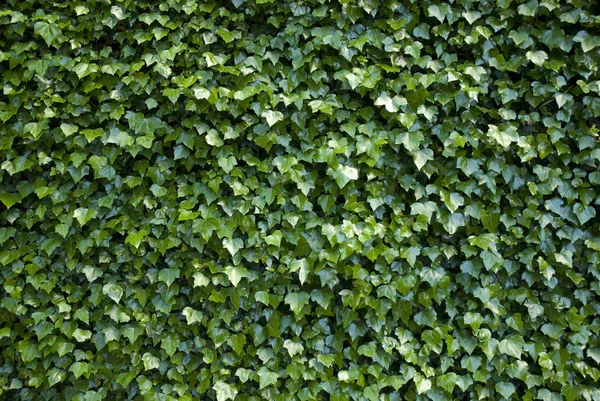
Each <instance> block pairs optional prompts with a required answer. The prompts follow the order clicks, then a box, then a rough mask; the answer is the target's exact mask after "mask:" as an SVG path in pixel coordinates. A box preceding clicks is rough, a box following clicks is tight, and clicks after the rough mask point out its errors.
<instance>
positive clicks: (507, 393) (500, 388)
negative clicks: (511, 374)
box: [496, 382, 517, 400]
mask: <svg viewBox="0 0 600 401" xmlns="http://www.w3.org/2000/svg"><path fill="white" fill-rule="evenodd" d="M496 391H497V392H499V393H500V394H502V397H504V398H506V399H507V400H508V399H509V398H510V397H511V396H512V395H513V394H514V393H516V391H517V389H516V387H515V386H514V384H512V383H507V382H498V383H496Z"/></svg>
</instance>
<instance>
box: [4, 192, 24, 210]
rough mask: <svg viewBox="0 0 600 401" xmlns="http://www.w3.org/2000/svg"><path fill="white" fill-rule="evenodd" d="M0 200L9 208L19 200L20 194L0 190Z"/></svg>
mask: <svg viewBox="0 0 600 401" xmlns="http://www.w3.org/2000/svg"><path fill="white" fill-rule="evenodd" d="M0 202H2V203H3V204H4V206H6V208H7V209H10V208H11V207H12V206H14V205H15V204H17V203H19V202H21V196H20V195H19V194H12V193H6V192H0Z"/></svg>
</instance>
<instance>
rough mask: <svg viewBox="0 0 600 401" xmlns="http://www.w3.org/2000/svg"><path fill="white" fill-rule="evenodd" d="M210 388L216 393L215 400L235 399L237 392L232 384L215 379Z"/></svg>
mask: <svg viewBox="0 0 600 401" xmlns="http://www.w3.org/2000/svg"><path fill="white" fill-rule="evenodd" d="M212 388H213V390H215V392H216V393H217V401H227V400H235V397H236V396H237V394H238V391H237V389H236V388H235V387H234V386H232V385H231V384H228V383H225V382H224V381H221V380H219V381H216V382H215V384H214V385H213V387H212Z"/></svg>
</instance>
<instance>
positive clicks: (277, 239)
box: [265, 230, 281, 248]
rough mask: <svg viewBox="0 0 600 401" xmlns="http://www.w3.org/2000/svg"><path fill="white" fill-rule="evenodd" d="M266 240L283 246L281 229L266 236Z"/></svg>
mask: <svg viewBox="0 0 600 401" xmlns="http://www.w3.org/2000/svg"><path fill="white" fill-rule="evenodd" d="M265 242H266V243H267V244H269V245H273V246H276V247H278V248H279V247H280V246H281V231H279V230H276V231H274V232H273V233H272V234H270V235H267V236H266V237H265Z"/></svg>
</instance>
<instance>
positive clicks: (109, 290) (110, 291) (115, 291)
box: [102, 283, 125, 303]
mask: <svg viewBox="0 0 600 401" xmlns="http://www.w3.org/2000/svg"><path fill="white" fill-rule="evenodd" d="M102 293H103V294H104V295H108V296H109V297H110V299H112V300H113V301H115V302H116V303H119V301H120V300H121V298H122V297H123V294H124V293H125V291H123V288H121V286H120V285H118V284H116V283H108V284H105V285H104V287H102Z"/></svg>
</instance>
